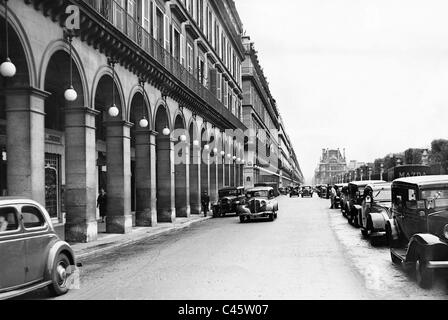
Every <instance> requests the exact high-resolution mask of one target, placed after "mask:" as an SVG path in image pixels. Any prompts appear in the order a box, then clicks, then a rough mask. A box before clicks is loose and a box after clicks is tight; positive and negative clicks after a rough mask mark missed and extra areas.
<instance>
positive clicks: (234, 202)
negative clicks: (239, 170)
mask: <svg viewBox="0 0 448 320" xmlns="http://www.w3.org/2000/svg"><path fill="white" fill-rule="evenodd" d="M218 195H219V200H218V203H217V204H216V205H215V206H214V207H213V215H214V216H215V217H219V216H221V217H224V216H225V215H226V214H227V213H236V208H237V206H238V205H240V204H241V203H242V202H244V200H245V194H244V187H229V188H223V189H220V190H219V191H218Z"/></svg>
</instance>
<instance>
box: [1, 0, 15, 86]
mask: <svg viewBox="0 0 448 320" xmlns="http://www.w3.org/2000/svg"><path fill="white" fill-rule="evenodd" d="M4 1H5V40H6V60H5V62H3V63H2V64H1V65H0V74H1V75H2V76H3V77H5V78H12V77H14V76H15V75H16V72H17V69H16V66H15V65H14V63H12V62H11V59H10V57H9V32H8V31H9V30H8V28H9V25H8V0H4Z"/></svg>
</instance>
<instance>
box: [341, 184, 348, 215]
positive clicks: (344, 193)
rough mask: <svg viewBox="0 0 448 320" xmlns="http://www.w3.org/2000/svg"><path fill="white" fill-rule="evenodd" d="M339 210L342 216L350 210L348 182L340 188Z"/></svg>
mask: <svg viewBox="0 0 448 320" xmlns="http://www.w3.org/2000/svg"><path fill="white" fill-rule="evenodd" d="M340 207H341V212H342V215H343V216H344V217H347V212H348V211H350V208H349V202H348V183H347V184H345V185H344V186H343V187H342V188H341V205H340Z"/></svg>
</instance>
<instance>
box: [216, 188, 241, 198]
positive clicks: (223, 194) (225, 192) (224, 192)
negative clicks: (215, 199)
mask: <svg viewBox="0 0 448 320" xmlns="http://www.w3.org/2000/svg"><path fill="white" fill-rule="evenodd" d="M237 195H238V190H236V189H234V190H221V191H219V196H220V197H229V196H237Z"/></svg>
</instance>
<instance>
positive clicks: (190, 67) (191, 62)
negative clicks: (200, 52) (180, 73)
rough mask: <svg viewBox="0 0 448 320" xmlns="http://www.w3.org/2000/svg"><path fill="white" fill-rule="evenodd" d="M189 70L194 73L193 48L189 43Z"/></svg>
mask: <svg viewBox="0 0 448 320" xmlns="http://www.w3.org/2000/svg"><path fill="white" fill-rule="evenodd" d="M187 69H188V72H190V73H193V47H192V46H191V45H190V44H189V43H187Z"/></svg>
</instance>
